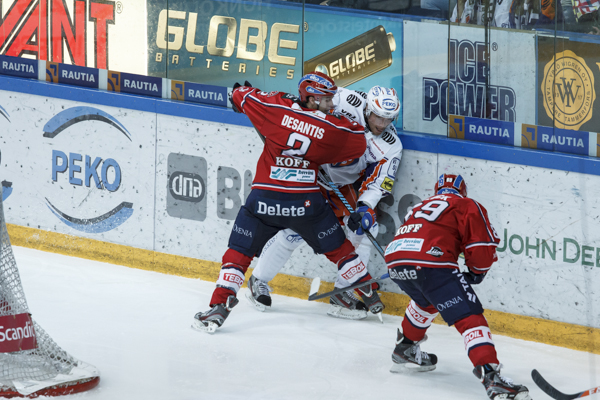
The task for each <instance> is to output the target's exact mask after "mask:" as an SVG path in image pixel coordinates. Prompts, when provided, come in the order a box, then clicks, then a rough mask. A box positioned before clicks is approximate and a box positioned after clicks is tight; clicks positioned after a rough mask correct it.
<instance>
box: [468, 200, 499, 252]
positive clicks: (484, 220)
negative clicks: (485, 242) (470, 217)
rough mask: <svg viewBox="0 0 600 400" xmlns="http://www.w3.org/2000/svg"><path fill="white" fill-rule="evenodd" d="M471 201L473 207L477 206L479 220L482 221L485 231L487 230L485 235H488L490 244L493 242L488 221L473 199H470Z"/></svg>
mask: <svg viewBox="0 0 600 400" xmlns="http://www.w3.org/2000/svg"><path fill="white" fill-rule="evenodd" d="M471 200H472V201H473V203H475V205H476V206H477V209H478V210H479V215H480V216H481V219H483V222H484V224H485V229H487V234H488V236H489V238H490V240H491V241H492V242H494V235H492V230H491V228H490V224H489V222H488V220H487V219H486V218H485V215H484V214H483V211H481V206H480V205H479V203H478V202H476V201H475V200H473V199H471Z"/></svg>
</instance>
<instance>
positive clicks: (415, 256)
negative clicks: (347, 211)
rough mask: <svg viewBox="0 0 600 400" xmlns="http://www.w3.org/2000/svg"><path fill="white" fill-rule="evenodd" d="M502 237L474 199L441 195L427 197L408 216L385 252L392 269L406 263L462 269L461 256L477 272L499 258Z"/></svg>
mask: <svg viewBox="0 0 600 400" xmlns="http://www.w3.org/2000/svg"><path fill="white" fill-rule="evenodd" d="M499 243H500V238H499V237H498V234H497V233H496V231H495V230H494V228H493V226H492V224H491V223H490V220H489V219H488V215H487V211H486V209H485V208H484V207H483V206H482V205H481V204H479V203H478V202H476V201H475V200H473V199H470V198H467V197H462V196H460V195H455V194H441V195H437V196H433V197H430V198H428V199H426V200H423V202H422V203H419V204H417V205H415V207H414V208H413V209H412V210H411V211H410V212H409V213H408V214H407V216H406V217H405V222H404V224H402V226H401V227H400V228H399V229H398V231H397V232H396V236H395V237H394V240H393V241H392V242H391V243H390V244H389V245H388V247H387V248H386V251H385V261H386V263H387V265H388V268H392V267H395V266H398V265H402V264H409V265H417V266H421V267H432V268H440V267H441V268H458V263H457V260H458V256H459V254H460V253H464V255H465V264H466V265H467V267H469V269H470V270H471V271H473V272H475V273H484V272H487V271H488V270H489V269H490V267H491V266H492V264H493V263H494V261H497V260H498V256H497V255H496V247H497V246H498V244H499Z"/></svg>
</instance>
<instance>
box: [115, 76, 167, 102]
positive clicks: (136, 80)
mask: <svg viewBox="0 0 600 400" xmlns="http://www.w3.org/2000/svg"><path fill="white" fill-rule="evenodd" d="M106 88H107V89H108V90H109V91H111V92H121V93H131V94H141V95H144V96H154V97H162V78H156V77H153V76H144V75H135V74H128V73H125V72H116V71H108V75H107V82H106Z"/></svg>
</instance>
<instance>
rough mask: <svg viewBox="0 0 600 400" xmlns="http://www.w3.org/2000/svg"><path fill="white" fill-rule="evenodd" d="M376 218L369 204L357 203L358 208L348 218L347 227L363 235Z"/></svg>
mask: <svg viewBox="0 0 600 400" xmlns="http://www.w3.org/2000/svg"><path fill="white" fill-rule="evenodd" d="M375 220H376V214H375V211H374V210H373V209H372V208H370V207H369V206H367V205H365V204H363V203H359V204H358V208H357V209H356V210H355V211H354V212H353V213H352V214H350V218H348V228H349V229H350V230H351V231H352V232H356V234H357V235H363V234H364V233H365V231H368V230H369V229H371V227H372V226H373V224H374V223H375Z"/></svg>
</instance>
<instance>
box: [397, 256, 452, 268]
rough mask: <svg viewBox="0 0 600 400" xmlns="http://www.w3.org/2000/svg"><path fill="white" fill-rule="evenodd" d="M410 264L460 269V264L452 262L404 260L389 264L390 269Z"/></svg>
mask: <svg viewBox="0 0 600 400" xmlns="http://www.w3.org/2000/svg"><path fill="white" fill-rule="evenodd" d="M403 264H410V265H417V266H418V265H427V266H434V267H446V268H447V267H455V268H458V264H457V263H455V262H452V261H423V260H411V259H407V258H403V259H401V260H393V261H390V262H388V263H387V266H388V269H390V268H393V267H395V266H397V265H403Z"/></svg>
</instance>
